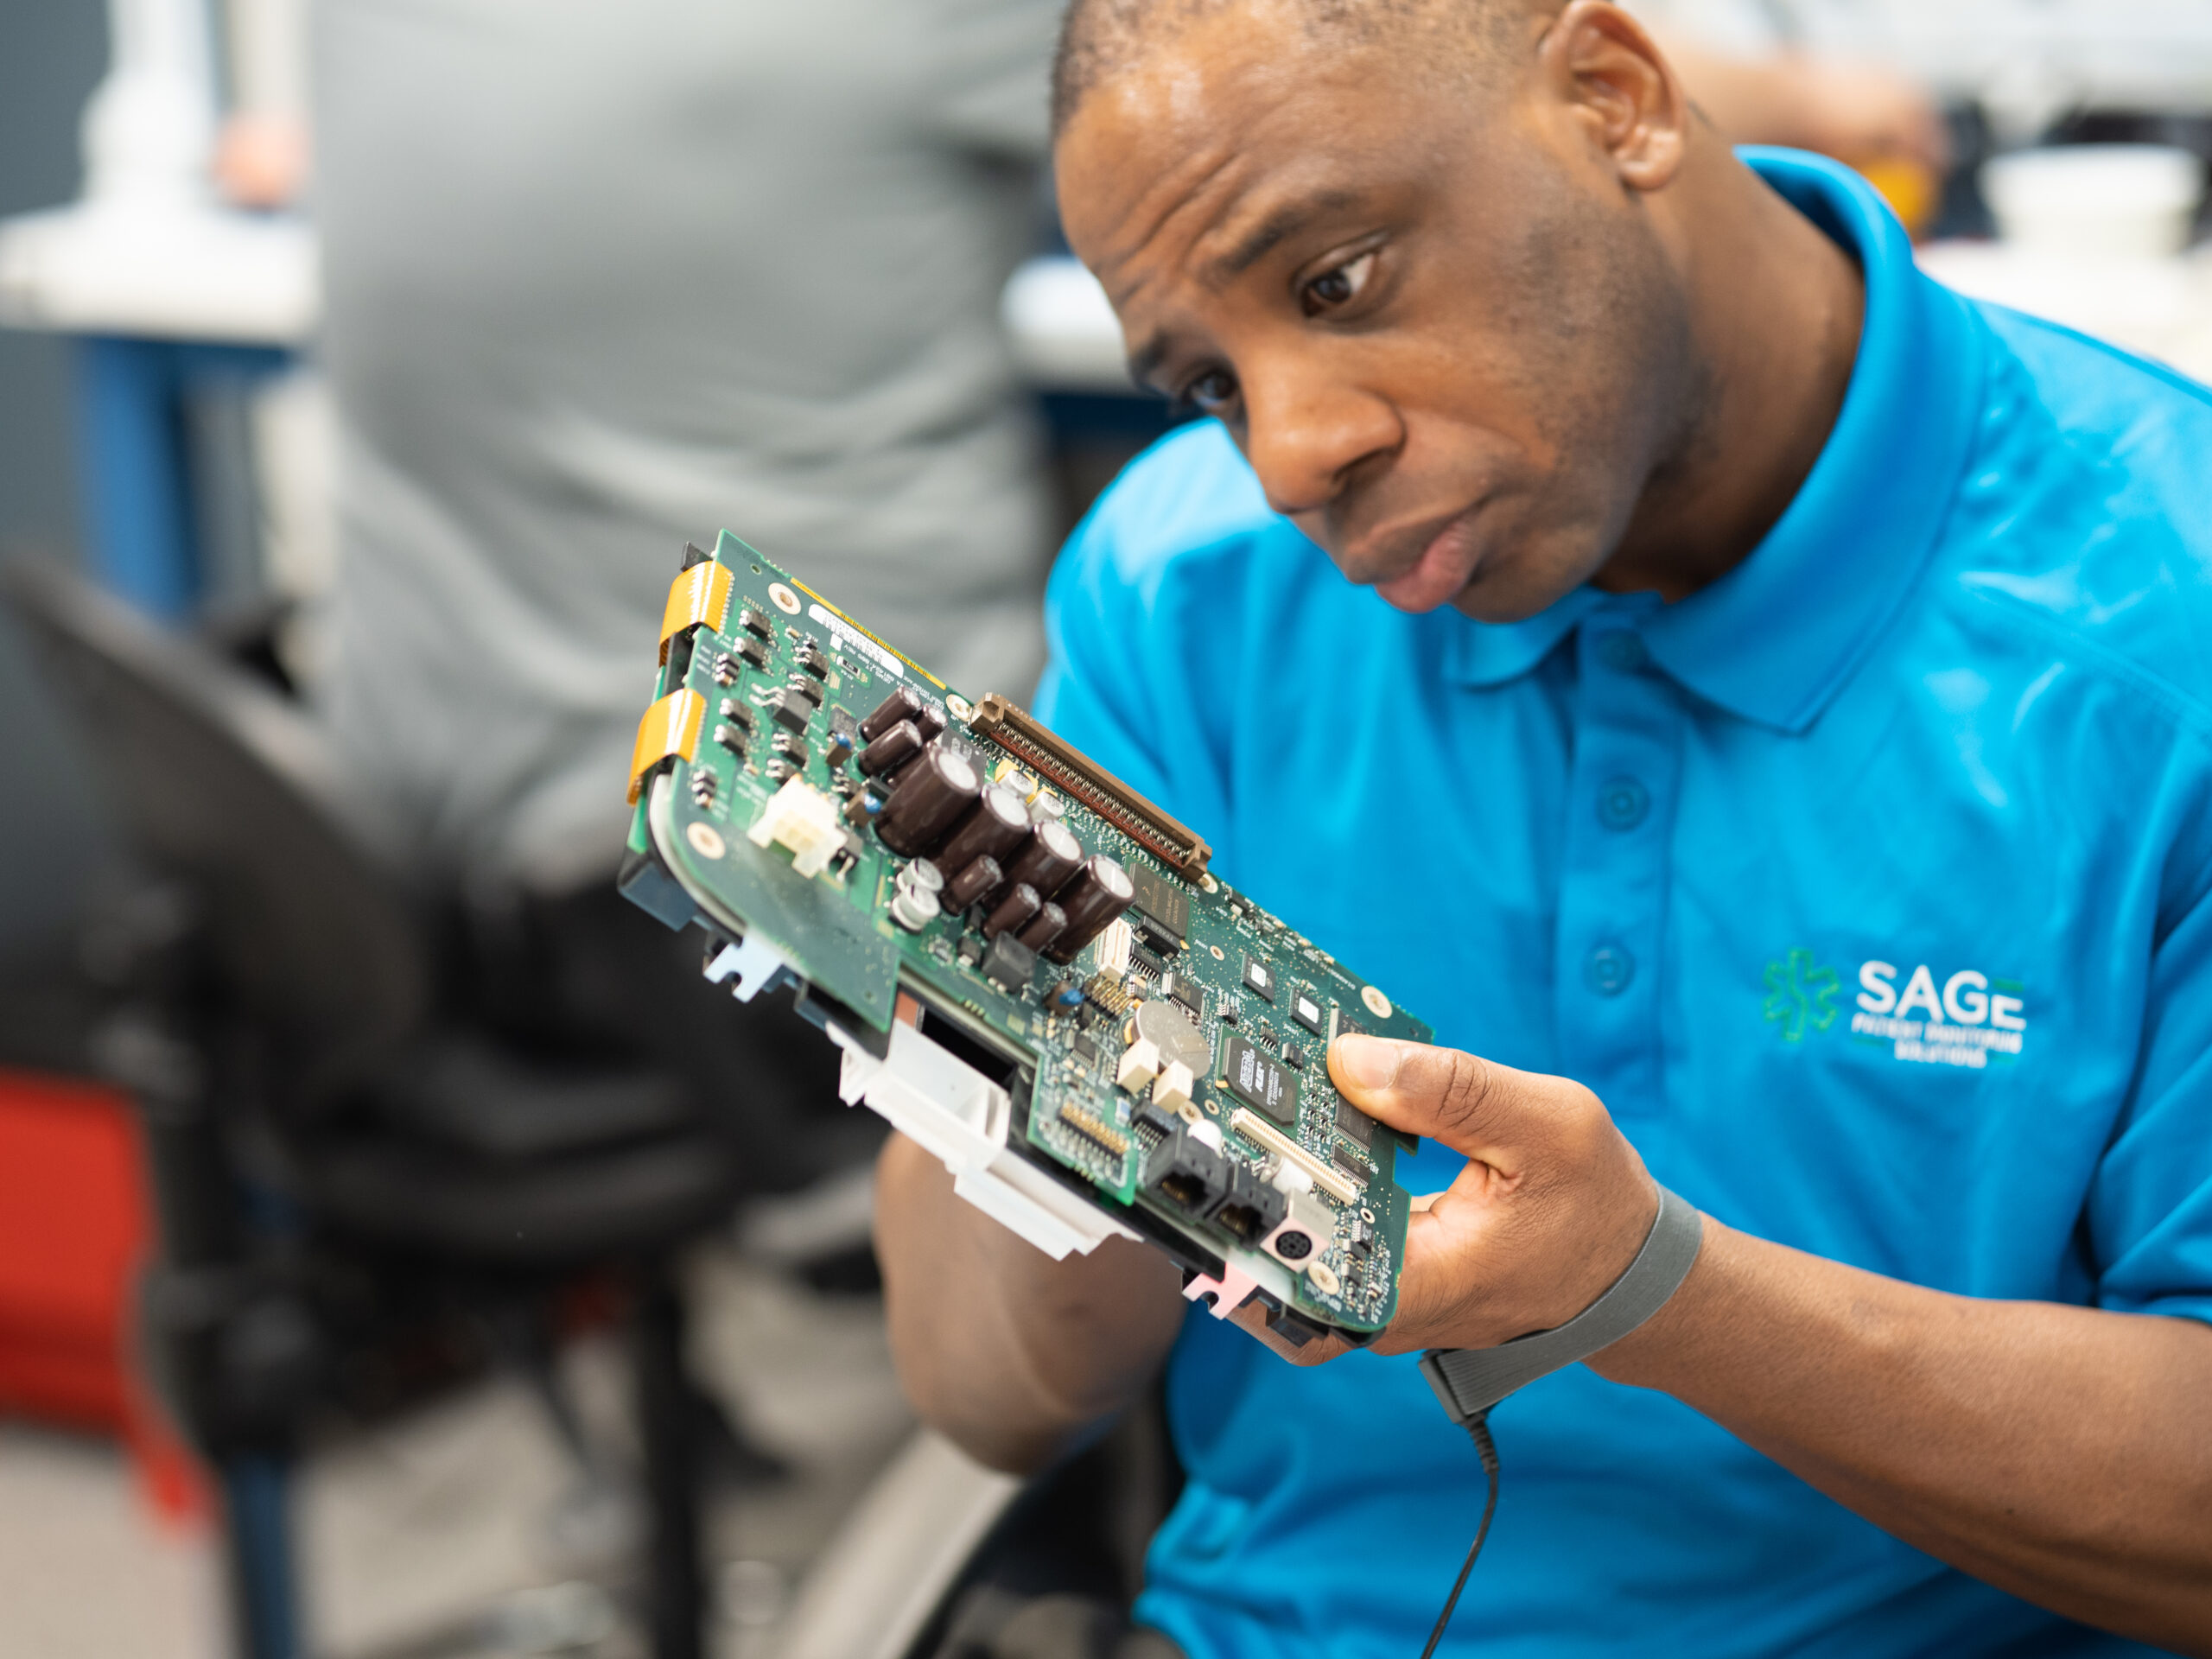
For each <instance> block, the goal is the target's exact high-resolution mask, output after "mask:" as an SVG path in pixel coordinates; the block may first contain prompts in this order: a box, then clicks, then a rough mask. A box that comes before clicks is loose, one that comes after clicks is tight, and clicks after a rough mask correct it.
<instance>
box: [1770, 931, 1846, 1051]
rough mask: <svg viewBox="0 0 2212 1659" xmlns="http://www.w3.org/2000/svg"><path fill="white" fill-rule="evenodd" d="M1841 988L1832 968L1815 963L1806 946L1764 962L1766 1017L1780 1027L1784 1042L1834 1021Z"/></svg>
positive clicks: (1802, 1037) (1792, 1041)
mask: <svg viewBox="0 0 2212 1659" xmlns="http://www.w3.org/2000/svg"><path fill="white" fill-rule="evenodd" d="M1841 988H1842V985H1841V983H1840V981H1839V980H1838V979H1837V978H1836V971H1835V969H1833V968H1821V967H1818V966H1815V963H1814V961H1813V953H1812V952H1811V951H1810V950H1792V951H1791V952H1789V955H1787V956H1785V957H1783V959H1782V960H1781V961H1780V962H1770V963H1767V965H1766V1017H1767V1018H1768V1019H1770V1020H1773V1021H1775V1022H1776V1023H1777V1025H1779V1026H1780V1027H1782V1039H1783V1041H1784V1042H1788V1043H1798V1042H1802V1041H1804V1039H1805V1033H1806V1032H1808V1031H1826V1030H1827V1028H1828V1027H1830V1026H1831V1025H1833V1024H1834V1023H1835V999H1836V993H1837V992H1838V991H1840V989H1841Z"/></svg>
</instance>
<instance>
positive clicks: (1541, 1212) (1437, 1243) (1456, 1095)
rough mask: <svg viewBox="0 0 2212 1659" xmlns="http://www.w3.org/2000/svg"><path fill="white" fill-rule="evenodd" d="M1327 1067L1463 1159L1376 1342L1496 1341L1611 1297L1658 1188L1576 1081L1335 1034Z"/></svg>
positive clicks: (1304, 1354)
mask: <svg viewBox="0 0 2212 1659" xmlns="http://www.w3.org/2000/svg"><path fill="white" fill-rule="evenodd" d="M1329 1075H1330V1077H1331V1078H1332V1081H1334V1083H1335V1084H1336V1085H1337V1087H1338V1089H1339V1090H1342V1091H1343V1093H1344V1098H1345V1099H1347V1100H1349V1101H1351V1103H1352V1104H1353V1105H1355V1106H1357V1107H1358V1108H1359V1109H1361V1110H1362V1111H1363V1112H1365V1113H1367V1114H1368V1115H1369V1116H1371V1117H1375V1118H1377V1119H1379V1120H1380V1121H1382V1122H1384V1123H1387V1124H1389V1126H1390V1127H1391V1128H1395V1129H1404V1130H1406V1131H1407V1132H1408V1133H1409V1134H1413V1135H1426V1136H1427V1137H1429V1138H1430V1139H1432V1140H1435V1141H1441V1142H1442V1143H1443V1144H1444V1145H1446V1146H1447V1147H1450V1148H1451V1149H1452V1151H1454V1152H1457V1153H1459V1154H1462V1155H1464V1156H1465V1158H1466V1160H1467V1166H1466V1167H1465V1169H1463V1170H1461V1171H1460V1172H1459V1176H1458V1178H1457V1179H1454V1180H1453V1181H1452V1185H1451V1186H1450V1187H1449V1188H1448V1189H1447V1190H1446V1191H1445V1192H1440V1193H1438V1194H1436V1195H1435V1197H1434V1198H1433V1200H1431V1201H1430V1202H1428V1203H1427V1205H1426V1206H1423V1205H1421V1203H1420V1201H1418V1200H1417V1201H1416V1205H1415V1209H1414V1217H1413V1219H1412V1223H1411V1224H1410V1225H1409V1226H1408V1228H1407V1230H1406V1260H1405V1267H1404V1268H1403V1270H1402V1273H1401V1274H1400V1276H1399V1281H1398V1313H1397V1317H1396V1318H1395V1319H1393V1320H1392V1321H1391V1324H1390V1328H1389V1331H1388V1332H1384V1334H1383V1337H1382V1338H1381V1339H1380V1340H1378V1341H1377V1342H1376V1344H1375V1348H1376V1351H1377V1352H1379V1353H1403V1352H1405V1351H1408V1350H1409V1349H1420V1348H1489V1347H1494V1346H1496V1345H1497V1344H1499V1343H1501V1342H1510V1341H1511V1340H1512V1339H1513V1338H1516V1337H1520V1336H1526V1335H1528V1334H1529V1332H1533V1331H1548V1330H1551V1329H1552V1328H1553V1327H1554V1326H1556V1325H1564V1324H1566V1323H1567V1321H1568V1320H1569V1319H1573V1317H1574V1316H1575V1315H1576V1314H1578V1313H1581V1312H1582V1310H1583V1309H1584V1308H1586V1307H1587V1306H1590V1304H1591V1303H1592V1302H1594V1301H1596V1300H1598V1298H1599V1297H1600V1296H1602V1295H1604V1294H1605V1292H1606V1290H1607V1289H1608V1288H1609V1287H1611V1285H1612V1282H1613V1281H1615V1280H1616V1279H1618V1278H1619V1277H1620V1276H1621V1274H1623V1273H1624V1272H1625V1271H1626V1270H1627V1268H1628V1264H1629V1263H1630V1262H1632V1261H1634V1260H1635V1259H1636V1253H1637V1250H1638V1249H1641V1248H1642V1247H1643V1241H1644V1238H1645V1236H1647V1235H1648V1234H1649V1232H1650V1230H1651V1223H1652V1219H1653V1217H1655V1216H1656V1215H1657V1214H1658V1211H1659V1189H1658V1187H1657V1185H1656V1183H1654V1182H1653V1180H1652V1179H1651V1177H1650V1176H1649V1174H1648V1173H1645V1170H1644V1167H1643V1160H1642V1159H1641V1158H1639V1157H1637V1154H1636V1148H1635V1147H1631V1146H1630V1145H1629V1143H1628V1141H1627V1140H1626V1138H1625V1137H1624V1136H1623V1135H1622V1134H1621V1132H1620V1131H1619V1130H1618V1128H1614V1127H1613V1120H1612V1119H1611V1117H1610V1116H1607V1115H1606V1112H1605V1107H1604V1105H1603V1104H1601V1103H1599V1099H1598V1097H1597V1096H1595V1095H1593V1094H1592V1093H1591V1092H1590V1091H1589V1090H1587V1089H1585V1088H1584V1087H1582V1085H1581V1084H1577V1083H1570V1082H1568V1081H1567V1079H1566V1078H1564V1077H1540V1076H1538V1075H1536V1074H1535V1073H1534V1072H1529V1071H1514V1070H1513V1069H1512V1068H1511V1067H1510V1066H1503V1065H1494V1064H1492V1063H1491V1062H1490V1061H1488V1060H1484V1059H1481V1058H1478V1057H1477V1056H1475V1055H1472V1054H1463V1053H1460V1052H1458V1051H1457V1050H1455V1049H1448V1048H1431V1047H1429V1046H1427V1045H1425V1044H1421V1043H1401V1042H1394V1041H1390V1040H1389V1039H1384V1038H1380V1037H1339V1038H1338V1039H1337V1040H1336V1042H1335V1044H1334V1045H1333V1046H1332V1047H1331V1048H1330V1050H1329ZM1236 1319H1237V1323H1239V1324H1240V1325H1243V1326H1244V1328H1245V1329H1246V1330H1248V1331H1250V1332H1254V1334H1255V1335H1257V1336H1259V1337H1260V1338H1261V1339H1262V1341H1264V1342H1266V1343H1267V1344H1268V1346H1269V1347H1270V1348H1273V1349H1274V1351H1276V1352H1277V1353H1279V1354H1281V1355H1282V1356H1283V1357H1285V1358H1287V1359H1289V1360H1292V1361H1294V1362H1295V1363H1299V1364H1302V1365H1312V1364H1319V1363H1321V1362H1322V1361H1323V1360H1326V1359H1332V1358H1334V1357H1336V1356H1337V1355H1338V1354H1341V1353H1343V1352H1344V1351H1346V1344H1344V1343H1343V1342H1342V1341H1341V1340H1339V1339H1338V1338H1328V1339H1326V1340H1325V1341H1320V1342H1309V1343H1307V1344H1306V1346H1305V1347H1303V1348H1293V1347H1291V1346H1290V1345H1289V1344H1287V1343H1285V1342H1283V1341H1281V1339H1280V1338H1276V1337H1275V1336H1274V1335H1273V1333H1271V1332H1268V1330H1267V1327H1266V1325H1265V1323H1264V1321H1263V1320H1262V1318H1261V1316H1260V1313H1259V1311H1258V1310H1257V1308H1255V1307H1253V1306H1249V1305H1247V1306H1246V1307H1245V1308H1244V1309H1243V1310H1241V1311H1240V1312H1239V1313H1238V1314H1237V1315H1236Z"/></svg>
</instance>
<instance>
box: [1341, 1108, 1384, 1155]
mask: <svg viewBox="0 0 2212 1659" xmlns="http://www.w3.org/2000/svg"><path fill="white" fill-rule="evenodd" d="M1337 1128H1338V1129H1339V1130H1340V1131H1342V1132H1343V1134H1344V1138H1345V1139H1346V1140H1348V1141H1351V1143H1352V1144H1353V1145H1355V1146H1358V1147H1365V1148H1367V1150H1369V1151H1370V1152H1372V1151H1373V1150H1374V1149H1375V1129H1376V1123H1375V1120H1374V1119H1373V1118H1371V1117H1370V1116H1368V1115H1367V1114H1366V1113H1365V1112H1363V1111H1361V1110H1360V1109H1359V1108H1358V1107H1357V1106H1355V1105H1353V1104H1352V1103H1351V1102H1350V1101H1348V1100H1346V1099H1345V1098H1344V1096H1342V1095H1338V1096H1337Z"/></svg>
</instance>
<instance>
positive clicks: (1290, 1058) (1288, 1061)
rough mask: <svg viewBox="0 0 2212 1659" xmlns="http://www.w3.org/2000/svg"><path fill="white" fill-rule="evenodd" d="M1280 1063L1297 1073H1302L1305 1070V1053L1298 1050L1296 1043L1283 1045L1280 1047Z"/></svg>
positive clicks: (1300, 1049) (1302, 1050)
mask: <svg viewBox="0 0 2212 1659" xmlns="http://www.w3.org/2000/svg"><path fill="white" fill-rule="evenodd" d="M1282 1063H1283V1064H1284V1065H1287V1066H1292V1067H1294V1068H1295V1069H1297V1070H1299V1071H1304V1070H1305V1069H1306V1051H1305V1050H1304V1049H1302V1048H1300V1046H1298V1045H1297V1044H1296V1043H1285V1044H1284V1045H1283V1046H1282Z"/></svg>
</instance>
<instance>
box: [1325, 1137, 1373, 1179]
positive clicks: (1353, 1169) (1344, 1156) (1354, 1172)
mask: <svg viewBox="0 0 2212 1659" xmlns="http://www.w3.org/2000/svg"><path fill="white" fill-rule="evenodd" d="M1329 1160H1330V1161H1331V1162H1332V1163H1333V1164H1335V1165H1336V1166H1337V1167H1338V1169H1341V1170H1342V1171H1344V1173H1345V1174H1347V1175H1349V1176H1351V1178H1352V1179H1354V1180H1358V1181H1363V1180H1366V1179H1368V1178H1369V1177H1370V1176H1371V1175H1373V1174H1374V1173H1375V1172H1374V1171H1373V1170H1371V1169H1370V1168H1369V1167H1368V1166H1367V1160H1365V1159H1364V1158H1362V1157H1361V1156H1360V1155H1359V1154H1357V1153H1356V1152H1354V1151H1353V1150H1352V1149H1351V1147H1348V1146H1346V1145H1344V1142H1343V1141H1338V1142H1336V1144H1335V1145H1333V1146H1332V1147H1330V1148H1329Z"/></svg>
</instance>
